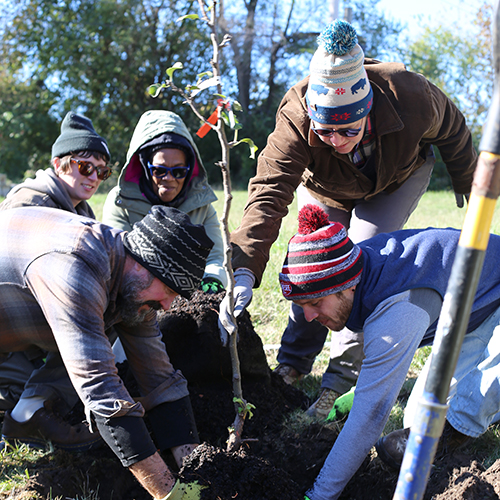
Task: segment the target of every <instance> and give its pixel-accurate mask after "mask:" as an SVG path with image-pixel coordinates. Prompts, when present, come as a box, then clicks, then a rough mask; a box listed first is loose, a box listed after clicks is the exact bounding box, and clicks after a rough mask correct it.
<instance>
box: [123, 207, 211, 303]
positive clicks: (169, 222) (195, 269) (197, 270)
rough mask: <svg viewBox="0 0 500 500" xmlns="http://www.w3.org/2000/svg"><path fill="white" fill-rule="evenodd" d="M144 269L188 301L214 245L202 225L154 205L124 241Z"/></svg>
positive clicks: (174, 209)
mask: <svg viewBox="0 0 500 500" xmlns="http://www.w3.org/2000/svg"><path fill="white" fill-rule="evenodd" d="M123 245H124V247H125V250H126V251H127V252H128V253H129V254H130V256H131V257H133V258H134V259H135V260H136V261H137V262H138V263H139V264H140V265H141V266H143V267H145V268H146V269H147V270H148V271H149V272H150V273H152V274H153V275H154V276H156V277H157V278H158V279H160V280H161V281H162V282H163V283H165V285H167V286H168V287H169V288H171V289H172V290H173V291H174V292H177V293H178V294H180V295H182V296H183V297H185V298H186V299H189V298H190V297H191V294H192V293H193V292H194V291H195V290H197V289H198V288H199V286H200V283H201V279H202V278H203V273H204V272H205V265H206V262H207V257H208V254H209V253H210V250H211V249H212V247H213V246H214V244H213V242H212V240H211V239H210V238H209V237H208V236H207V233H206V232H205V228H204V227H203V226H202V225H198V224H193V223H192V222H191V219H190V218H189V216H188V215H187V214H185V213H184V212H181V211H180V210H177V209H176V208H172V207H165V206H162V205H154V206H152V207H151V210H150V212H149V213H148V214H147V215H146V217H144V219H142V220H141V221H139V222H136V223H135V224H134V227H133V229H132V231H130V232H129V233H126V234H125V236H124V239H123Z"/></svg>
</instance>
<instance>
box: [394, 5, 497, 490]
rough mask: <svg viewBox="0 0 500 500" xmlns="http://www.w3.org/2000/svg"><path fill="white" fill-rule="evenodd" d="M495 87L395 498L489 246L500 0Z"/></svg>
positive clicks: (427, 430)
mask: <svg viewBox="0 0 500 500" xmlns="http://www.w3.org/2000/svg"><path fill="white" fill-rule="evenodd" d="M493 55H494V64H495V89H494V93H493V99H492V104H491V106H490V109H489V113H488V119H487V121H486V125H485V128H484V134H483V137H482V140H481V144H480V151H481V153H480V155H479V160H478V164H477V167H476V171H475V173H474V181H473V184H472V191H471V197H470V200H469V206H468V210H467V214H466V217H465V221H464V226H463V228H462V232H461V235H460V241H459V243H458V248H457V253H456V256H455V260H454V262H453V267H452V271H451V276H450V280H449V282H448V288H447V291H446V295H445V298H444V302H443V307H442V310H441V314H440V316H439V322H438V327H437V332H436V338H435V340H434V345H433V347H432V354H431V362H430V363H431V364H430V370H429V374H428V376H427V379H426V383H425V389H424V394H423V396H422V398H421V400H420V401H419V403H418V406H417V412H416V416H415V420H414V422H415V423H414V425H413V426H412V428H411V431H410V436H409V438H408V443H407V446H406V451H405V455H404V458H403V463H402V465H401V471H400V473H399V478H398V484H397V486H396V492H395V494H394V500H421V499H422V498H423V495H424V493H425V488H426V485H427V480H428V478H429V474H430V469H431V465H432V462H433V461H434V457H435V454H436V448H437V445H438V442H439V438H440V436H441V434H442V431H443V427H444V423H445V417H446V411H447V409H448V406H447V397H448V393H449V388H450V383H451V379H452V377H453V373H454V371H455V368H456V365H457V360H458V356H459V354H460V348H461V346H462V341H463V338H464V335H465V332H466V330H467V324H468V322H469V317H470V311H471V308H472V303H473V301H474V296H475V294H476V290H477V284H478V281H479V276H480V274H481V270H482V267H483V262H484V254H485V252H486V248H487V246H488V240H489V232H490V227H491V220H492V218H493V211H494V209H495V204H496V200H497V198H498V197H499V195H500V90H499V70H500V64H499V57H500V1H499V2H498V4H497V6H496V9H495V17H494V22H493Z"/></svg>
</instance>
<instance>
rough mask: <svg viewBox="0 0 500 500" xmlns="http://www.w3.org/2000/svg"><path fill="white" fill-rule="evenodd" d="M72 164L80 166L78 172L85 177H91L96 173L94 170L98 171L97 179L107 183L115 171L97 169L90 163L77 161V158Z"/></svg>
mask: <svg viewBox="0 0 500 500" xmlns="http://www.w3.org/2000/svg"><path fill="white" fill-rule="evenodd" d="M70 162H71V163H76V164H77V165H78V172H79V173H80V174H81V175H83V176H85V177H90V176H91V175H92V174H93V173H94V170H96V171H97V178H98V179H100V180H101V181H105V180H106V179H108V178H109V176H110V175H111V174H112V173H113V171H112V170H111V169H110V168H109V167H96V166H95V165H94V164H93V163H91V162H90V161H84V160H76V159H75V158H71V159H70Z"/></svg>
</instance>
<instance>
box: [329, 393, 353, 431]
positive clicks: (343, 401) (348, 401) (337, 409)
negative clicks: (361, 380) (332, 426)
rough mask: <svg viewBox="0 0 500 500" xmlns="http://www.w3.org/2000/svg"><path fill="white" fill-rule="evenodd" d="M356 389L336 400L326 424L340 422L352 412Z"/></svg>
mask: <svg viewBox="0 0 500 500" xmlns="http://www.w3.org/2000/svg"><path fill="white" fill-rule="evenodd" d="M354 389H355V387H353V388H352V389H351V390H350V391H349V392H346V393H345V394H342V396H340V397H338V398H337V399H336V400H335V404H334V405H333V408H332V409H331V410H330V413H329V414H328V417H326V422H334V421H335V420H340V419H341V418H343V417H345V416H346V415H347V414H348V413H349V412H350V411H351V408H352V403H353V401H354Z"/></svg>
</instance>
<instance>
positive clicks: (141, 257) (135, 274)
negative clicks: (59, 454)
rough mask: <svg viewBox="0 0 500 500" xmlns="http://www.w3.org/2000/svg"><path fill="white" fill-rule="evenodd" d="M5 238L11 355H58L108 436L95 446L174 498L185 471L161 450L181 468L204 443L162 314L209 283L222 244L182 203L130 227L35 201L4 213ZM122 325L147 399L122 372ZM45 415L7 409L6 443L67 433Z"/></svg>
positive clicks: (3, 316)
mask: <svg viewBox="0 0 500 500" xmlns="http://www.w3.org/2000/svg"><path fill="white" fill-rule="evenodd" d="M0 238H1V240H2V241H4V242H7V243H6V244H4V245H2V246H1V247H0V322H1V324H2V329H1V332H0V353H9V352H15V351H23V350H26V349H32V348H33V347H37V348H39V349H42V350H45V351H49V352H58V353H59V354H60V356H61V358H62V360H63V362H64V365H65V367H66V370H67V372H68V374H69V377H70V379H71V381H72V383H73V386H74V388H75V390H76V392H77V393H78V396H79V397H80V399H81V401H82V402H83V404H84V407H85V413H86V416H87V420H88V422H89V423H90V424H91V427H97V430H98V431H99V433H97V432H96V433H95V434H94V443H95V444H98V442H99V441H101V438H100V436H102V439H103V440H104V441H105V442H106V443H107V444H108V446H109V447H110V448H111V449H112V450H113V452H114V453H115V454H116V455H117V457H118V458H119V459H120V461H121V462H122V464H123V465H124V466H125V467H128V468H129V469H130V470H131V472H132V473H133V474H134V476H135V477H136V478H137V479H138V480H139V482H140V483H141V484H142V486H143V487H144V488H145V489H146V490H147V491H148V492H149V493H150V494H151V495H152V496H153V497H154V498H163V497H165V496H166V495H167V494H168V493H169V492H170V490H171V489H172V487H173V485H174V478H173V476H172V474H171V472H170V470H169V468H168V467H167V466H166V464H165V463H164V461H163V460H162V459H161V457H160V454H159V453H158V452H157V449H159V450H160V451H163V450H167V449H170V450H171V451H172V453H173V456H174V458H175V459H176V462H177V463H178V464H179V465H181V462H182V458H183V457H184V456H186V455H188V454H189V453H190V452H191V451H192V450H193V449H194V448H195V447H196V446H197V445H198V444H199V439H198V434H197V430H196V425H195V422H194V416H193V412H192V408H191V403H190V400H189V393H188V389H187V381H186V379H185V378H184V376H183V375H182V373H180V372H179V371H178V370H175V369H174V368H173V367H172V364H171V363H170V360H169V357H168V355H167V352H166V350H165V344H164V343H163V341H162V335H161V332H160V330H159V327H158V323H157V321H156V311H157V310H159V309H164V310H167V309H168V308H169V307H170V305H171V303H172V301H173V300H174V298H175V297H176V296H177V295H179V294H180V295H182V296H183V297H186V298H189V297H190V296H191V294H192V293H193V292H194V291H195V290H197V289H198V287H199V285H200V282H201V279H202V276H203V271H204V269H205V265H206V259H207V256H208V254H209V253H210V250H211V249H212V245H213V242H212V241H211V240H210V238H208V236H207V235H206V232H205V229H204V228H203V227H202V226H199V225H194V224H192V223H191V221H190V219H189V217H188V216H187V215H186V214H184V213H183V212H180V211H179V210H177V209H175V208H171V207H159V206H153V207H152V208H151V211H150V213H149V214H148V215H147V216H146V217H145V218H144V219H143V220H142V221H140V222H138V223H136V224H135V226H134V229H133V230H132V231H130V232H125V231H120V230H117V229H113V228H111V227H109V226H106V225H104V224H100V223H98V222H96V221H95V220H93V219H91V218H87V217H81V216H79V215H76V214H71V213H67V212H64V211H62V210H58V209H52V208H45V207H41V208H34V207H29V208H17V209H13V210H6V211H4V212H1V213H0ZM26 241H29V242H30V244H29V245H26V243H25V242H26ZM111 327H113V330H114V331H115V332H116V333H117V334H118V336H119V338H120V339H121V342H122V344H123V347H124V349H125V352H126V354H127V358H128V360H129V365H130V368H131V370H132V373H133V374H134V376H135V379H136V381H137V384H138V387H139V391H140V395H141V397H140V398H139V399H138V400H137V401H136V400H134V399H133V398H132V397H131V395H130V394H129V392H128V391H127V389H126V388H125V386H124V384H123V381H122V380H121V379H120V377H119V376H118V373H117V369H116V366H115V359H114V356H113V352H112V348H111V344H110V340H109V339H108V336H107V333H109V332H110V329H111ZM1 357H2V354H0V361H1ZM4 357H5V356H4ZM145 411H147V412H148V417H149V422H150V424H151V428H152V430H153V434H154V436H155V442H153V440H152V439H151V437H150V435H149V433H148V430H147V428H146V424H145V422H144V420H143V418H142V417H143V416H144V414H145ZM37 413H38V412H37ZM37 413H35V415H34V416H33V418H32V419H30V421H28V422H27V423H26V424H17V423H16V422H15V421H13V420H12V419H11V418H10V416H9V412H6V414H5V417H4V422H3V427H2V438H3V439H4V440H5V441H7V442H12V441H16V440H19V441H22V442H27V443H34V444H40V443H41V442H43V441H44V440H53V441H56V442H57V439H58V438H59V439H61V436H60V434H61V433H65V432H67V427H65V428H63V427H61V426H59V424H58V421H57V420H56V419H50V418H49V417H50V412H45V414H44V418H43V419H38V420H37ZM94 424H95V426H94ZM66 425H67V424H66ZM72 431H73V432H74V433H75V434H76V433H78V432H80V431H81V428H80V427H78V428H77V427H74V428H72ZM45 432H49V433H50V435H49V436H47V435H46V434H45ZM99 434H100V436H99ZM89 444H91V443H89ZM169 498H171V496H169Z"/></svg>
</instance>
